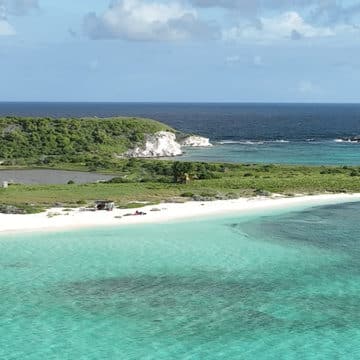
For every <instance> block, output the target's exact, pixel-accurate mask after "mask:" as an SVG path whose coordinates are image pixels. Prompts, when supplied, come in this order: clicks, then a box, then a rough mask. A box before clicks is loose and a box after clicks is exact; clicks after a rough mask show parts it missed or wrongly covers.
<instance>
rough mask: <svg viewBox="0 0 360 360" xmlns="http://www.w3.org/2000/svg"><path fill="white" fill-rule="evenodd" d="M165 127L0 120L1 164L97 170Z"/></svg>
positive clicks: (135, 121) (141, 122) (130, 121)
mask: <svg viewBox="0 0 360 360" xmlns="http://www.w3.org/2000/svg"><path fill="white" fill-rule="evenodd" d="M161 130H167V131H174V130H173V129H171V128H170V127H168V126H167V125H165V124H162V123H159V122H157V121H154V120H149V119H139V118H126V117H117V118H108V119H99V118H82V119H52V118H19V117H11V116H8V117H4V118H0V160H2V161H3V163H4V164H5V165H47V166H51V165H55V164H58V163H61V162H62V163H83V164H85V165H87V166H88V167H90V166H92V167H94V168H97V167H98V165H99V164H102V163H103V162H104V161H109V160H110V159H112V158H113V157H114V154H121V153H123V152H124V151H126V150H128V149H129V148H130V147H132V146H134V145H135V144H136V143H141V142H143V141H144V138H145V135H146V134H153V133H155V132H158V131H161Z"/></svg>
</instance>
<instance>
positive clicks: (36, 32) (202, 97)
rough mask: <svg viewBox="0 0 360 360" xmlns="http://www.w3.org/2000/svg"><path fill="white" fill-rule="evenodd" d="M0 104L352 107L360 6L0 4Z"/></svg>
mask: <svg viewBox="0 0 360 360" xmlns="http://www.w3.org/2000/svg"><path fill="white" fill-rule="evenodd" d="M0 84H1V85H0V101H100V102H101V101H109V102H113V101H114V102H131V101H134V102H152V101H154V102H330V103H331V102H337V103H339V102H352V103H354V102H355V103H357V102H359V100H360V91H359V89H360V0H359V1H353V0H347V1H346V0H344V1H341V0H167V1H164V0H77V1H73V0H0Z"/></svg>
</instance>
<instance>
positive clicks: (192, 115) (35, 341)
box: [0, 103, 360, 360]
mask: <svg viewBox="0 0 360 360" xmlns="http://www.w3.org/2000/svg"><path fill="white" fill-rule="evenodd" d="M0 113H2V114H7V115H8V114H17V115H48V116H50V115H51V116H80V115H81V116H85V115H92V116H94V115H97V116H110V115H134V116H135V115H136V116H146V117H151V118H156V119H158V120H162V121H165V122H167V123H169V124H170V125H173V126H175V127H177V128H178V129H180V130H183V131H187V132H194V133H200V134H202V135H205V136H209V137H210V138H211V139H212V140H213V141H214V142H215V143H217V145H216V146H215V147H214V148H213V149H206V150H194V151H193V152H189V153H188V154H186V156H185V158H186V157H187V158H192V159H204V160H205V159H206V160H214V159H218V160H226V161H248V162H260V161H261V162H273V160H274V159H276V162H279V163H304V164H328V163H331V164H335V163H338V164H344V165H345V164H358V165H360V159H359V151H360V144H347V143H340V142H335V141H334V140H335V139H337V138H339V137H341V136H348V135H355V134H359V133H360V106H358V105H232V104H228V105H204V104H188V105H187V104H181V105H179V104H157V105H156V104H11V103H2V104H1V103H0ZM254 149H256V150H254ZM300 149H301V151H300ZM0 200H1V199H0ZM359 219H360V203H359V202H355V203H346V204H336V205H328V206H320V207H312V208H296V209H288V210H286V211H285V210H282V211H279V210H277V211H276V212H270V211H267V212H261V213H258V214H256V215H254V216H253V215H252V216H237V214H233V215H232V216H227V217H216V218H214V217H212V218H207V219H206V218H204V219H197V220H194V221H186V222H185V221H180V222H171V223H166V224H154V225H142V226H122V227H121V226H120V227H117V228H97V229H89V230H81V231H71V232H69V231H67V232H58V233H44V232H43V233H32V234H17V235H9V234H3V235H1V236H0V359H4V360H18V359H19V360H38V359H41V360H42V359H51V360H52V359H61V360H63V359H65V360H66V359H69V360H70V359H71V360H72V359H79V360H98V359H116V360H118V359H120V360H138V359H139V360H142V359H144V360H152V359H154V360H172V359H174V360H176V359H179V360H215V359H216V360H218V359H227V360H238V359H239V360H242V359H244V360H253V359H254V360H262V359H266V360H267V359H269V360H271V359H284V360H290V359H291V360H299V359H301V360H307V359H309V360H317V359H326V360H332V359H334V360H335V359H336V360H338V359H341V360H342V359H344V360H352V359H360V311H359V304H360V262H359V257H360V242H359V236H358V234H359V233H360V221H359ZM0 226H1V224H0Z"/></svg>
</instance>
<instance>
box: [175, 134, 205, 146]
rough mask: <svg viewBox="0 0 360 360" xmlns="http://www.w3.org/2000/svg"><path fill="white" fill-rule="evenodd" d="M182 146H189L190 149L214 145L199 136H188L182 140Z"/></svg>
mask: <svg viewBox="0 0 360 360" xmlns="http://www.w3.org/2000/svg"><path fill="white" fill-rule="evenodd" d="M180 145H181V146H185V147H187V146H189V147H210V146H212V144H211V143H210V140H209V139H208V138H205V137H202V136H197V135H191V136H188V137H186V138H184V139H182V140H180Z"/></svg>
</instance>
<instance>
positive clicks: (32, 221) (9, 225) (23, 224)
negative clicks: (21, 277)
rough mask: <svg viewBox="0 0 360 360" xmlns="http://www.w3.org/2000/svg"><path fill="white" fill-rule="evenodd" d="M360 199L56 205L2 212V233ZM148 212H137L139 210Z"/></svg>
mask: <svg viewBox="0 0 360 360" xmlns="http://www.w3.org/2000/svg"><path fill="white" fill-rule="evenodd" d="M356 201H360V194H324V195H311V196H310V195H308V196H304V195H299V196H295V197H283V196H280V195H279V196H274V197H255V198H240V199H236V200H219V201H210V202H194V201H190V202H185V203H162V204H159V205H155V206H154V205H150V206H145V207H139V209H115V210H114V211H84V209H71V211H70V210H69V209H64V208H52V209H48V210H47V211H46V212H43V213H40V214H30V215H14V214H0V233H3V234H4V233H13V232H15V233H16V232H33V231H66V230H72V229H80V228H91V227H101V226H123V225H136V224H149V223H150V224H151V223H167V222H172V221H177V220H187V219H188V220H192V221H193V220H196V219H197V218H202V217H210V216H222V215H236V216H237V215H239V216H240V215H256V214H257V213H258V212H269V213H270V214H271V212H272V211H278V210H287V209H289V210H291V209H292V208H297V207H299V208H302V207H313V206H321V205H331V204H336V203H345V202H356ZM137 210H138V211H140V212H143V213H146V215H134V214H135V212H136V211H137Z"/></svg>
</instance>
